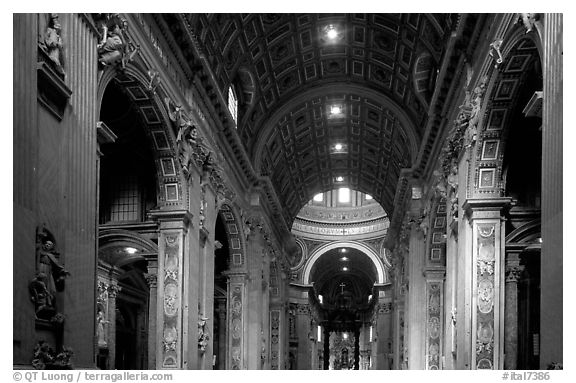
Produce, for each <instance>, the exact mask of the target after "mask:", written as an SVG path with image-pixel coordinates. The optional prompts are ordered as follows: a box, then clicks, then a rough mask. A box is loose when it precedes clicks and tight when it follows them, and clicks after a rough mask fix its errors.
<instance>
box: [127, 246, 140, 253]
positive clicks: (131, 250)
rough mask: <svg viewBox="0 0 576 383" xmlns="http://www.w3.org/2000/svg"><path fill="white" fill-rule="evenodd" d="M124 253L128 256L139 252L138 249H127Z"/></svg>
mask: <svg viewBox="0 0 576 383" xmlns="http://www.w3.org/2000/svg"><path fill="white" fill-rule="evenodd" d="M124 251H125V252H126V253H128V254H136V253H137V252H138V249H135V248H133V247H125V248H124Z"/></svg>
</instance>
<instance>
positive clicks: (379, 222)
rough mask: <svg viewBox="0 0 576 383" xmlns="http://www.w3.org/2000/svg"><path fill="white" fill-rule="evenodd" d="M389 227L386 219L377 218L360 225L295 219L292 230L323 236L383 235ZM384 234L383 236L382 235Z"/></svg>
mask: <svg viewBox="0 0 576 383" xmlns="http://www.w3.org/2000/svg"><path fill="white" fill-rule="evenodd" d="M389 227H390V221H389V220H388V218H386V217H385V218H378V219H375V220H370V221H366V222H361V223H318V222H310V221H306V220H303V219H301V218H296V219H295V220H294V223H293V225H292V230H294V231H299V232H302V233H306V234H318V235H324V236H349V235H366V234H378V236H381V235H384V234H385V233H386V231H387V230H388V228H389ZM383 233H384V234H383Z"/></svg>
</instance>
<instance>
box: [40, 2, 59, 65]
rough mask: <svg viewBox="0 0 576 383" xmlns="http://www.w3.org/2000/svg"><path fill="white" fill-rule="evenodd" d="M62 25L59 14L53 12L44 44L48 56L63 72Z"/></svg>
mask: <svg viewBox="0 0 576 383" xmlns="http://www.w3.org/2000/svg"><path fill="white" fill-rule="evenodd" d="M61 31H62V27H61V26H60V23H59V22H58V14H56V13H51V14H50V20H49V22H48V26H47V28H46V32H45V33H44V41H43V43H44V44H43V46H44V47H45V49H46V53H47V54H48V57H50V59H51V60H52V61H53V62H54V64H55V67H56V70H57V71H58V72H60V73H63V72H64V70H63V69H62V60H61V57H62V47H63V44H62V37H61V36H60V35H61Z"/></svg>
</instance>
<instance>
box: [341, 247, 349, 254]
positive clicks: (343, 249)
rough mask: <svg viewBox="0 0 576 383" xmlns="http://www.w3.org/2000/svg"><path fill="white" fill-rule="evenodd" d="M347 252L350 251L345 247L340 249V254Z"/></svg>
mask: <svg viewBox="0 0 576 383" xmlns="http://www.w3.org/2000/svg"><path fill="white" fill-rule="evenodd" d="M347 251H348V250H346V248H345V247H343V248H341V249H340V252H341V253H345V252H347Z"/></svg>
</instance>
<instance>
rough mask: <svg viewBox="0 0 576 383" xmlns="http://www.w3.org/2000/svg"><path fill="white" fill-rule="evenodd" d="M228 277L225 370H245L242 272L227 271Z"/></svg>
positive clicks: (244, 309)
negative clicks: (227, 331)
mask: <svg viewBox="0 0 576 383" xmlns="http://www.w3.org/2000/svg"><path fill="white" fill-rule="evenodd" d="M226 275H227V276H228V312H227V315H226V316H227V322H228V329H229V333H228V337H227V339H228V340H227V343H228V347H227V353H228V357H227V358H226V369H228V370H245V369H246V345H245V338H246V333H247V332H248V329H247V328H248V326H246V281H247V279H248V276H247V274H246V272H244V271H227V272H226Z"/></svg>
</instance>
